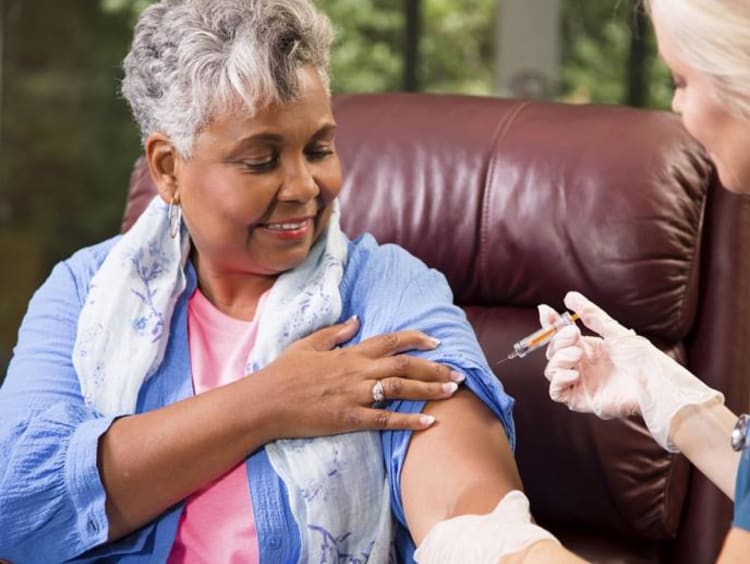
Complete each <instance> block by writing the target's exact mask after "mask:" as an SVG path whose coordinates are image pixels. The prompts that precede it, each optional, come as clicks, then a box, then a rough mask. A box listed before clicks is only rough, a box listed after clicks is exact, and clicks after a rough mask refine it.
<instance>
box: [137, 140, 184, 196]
mask: <svg viewBox="0 0 750 564" xmlns="http://www.w3.org/2000/svg"><path fill="white" fill-rule="evenodd" d="M145 149H146V161H147V162H148V170H149V173H150V174H151V179H152V180H153V181H154V184H155V185H156V188H157V189H158V190H159V195H160V196H161V198H162V200H164V201H165V202H166V203H167V204H169V203H172V202H176V199H177V198H178V195H177V188H178V184H177V174H176V173H177V159H178V154H177V150H176V149H175V148H174V146H173V145H172V142H171V141H170V140H169V138H168V137H167V136H166V135H164V134H162V133H152V134H151V135H149V136H148V138H147V139H146V143H145Z"/></svg>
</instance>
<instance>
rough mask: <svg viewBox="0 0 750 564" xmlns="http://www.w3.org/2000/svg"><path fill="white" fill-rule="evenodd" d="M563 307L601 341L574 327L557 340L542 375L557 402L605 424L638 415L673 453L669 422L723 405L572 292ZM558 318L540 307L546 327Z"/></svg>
mask: <svg viewBox="0 0 750 564" xmlns="http://www.w3.org/2000/svg"><path fill="white" fill-rule="evenodd" d="M564 302H565V306H566V307H567V308H568V309H570V310H571V311H574V312H576V313H578V314H580V316H581V321H582V322H583V323H584V325H586V327H588V328H589V329H591V330H592V331H594V332H595V333H598V334H599V335H601V337H583V336H582V335H581V331H580V330H579V329H578V327H575V326H570V327H565V328H563V329H562V330H560V331H559V332H558V334H557V335H555V337H554V338H553V339H552V341H551V342H550V344H549V345H548V346H547V358H548V359H549V362H548V363H547V367H546V368H545V370H544V375H545V376H546V377H547V379H548V380H549V381H550V388H549V394H550V397H551V398H552V399H553V400H555V401H558V402H560V403H564V404H565V405H567V406H568V408H570V409H571V410H573V411H581V412H588V413H594V414H596V415H597V416H599V417H601V418H602V419H611V418H614V417H626V416H628V415H634V414H640V415H641V416H642V417H643V420H644V421H645V423H646V426H647V427H648V429H649V431H650V432H651V435H653V437H654V439H655V440H656V441H657V442H658V443H659V444H660V445H661V446H662V447H663V448H665V449H666V450H668V451H671V452H677V451H678V449H677V448H676V447H675V445H674V444H673V443H672V442H671V440H670V432H669V431H670V426H671V422H672V419H673V418H674V416H675V415H676V414H677V413H678V412H679V411H680V410H681V409H682V408H683V407H685V406H688V405H700V404H704V403H708V402H712V401H716V402H723V401H724V396H723V395H722V394H721V393H720V392H718V391H716V390H714V389H712V388H709V387H708V386H706V385H705V384H704V383H703V382H701V381H700V380H699V379H698V378H696V377H695V376H693V375H692V374H691V373H690V372H689V371H688V370H687V369H686V368H685V367H683V366H682V365H680V364H679V363H677V362H675V361H674V360H672V359H671V358H669V357H668V356H667V355H666V354H664V353H663V352H661V351H660V350H659V349H657V348H656V347H655V346H654V345H652V344H651V343H650V342H649V341H648V340H647V339H645V338H643V337H639V336H638V335H636V334H635V332H633V331H632V330H629V329H626V328H625V327H623V326H622V325H620V324H619V323H617V322H616V321H615V320H614V319H612V318H611V317H609V315H607V314H606V313H605V312H604V311H603V310H602V309H601V308H599V307H598V306H596V305H595V304H594V303H592V302H591V301H589V300H587V299H586V298H585V297H584V296H582V295H581V294H579V293H578V292H569V293H568V294H567V295H566V296H565V300H564ZM556 316H558V314H557V313H556V312H555V311H554V310H553V309H552V308H550V307H549V306H546V305H540V306H539V318H540V321H541V323H542V325H547V324H549V323H551V322H552V321H554V320H555V319H556Z"/></svg>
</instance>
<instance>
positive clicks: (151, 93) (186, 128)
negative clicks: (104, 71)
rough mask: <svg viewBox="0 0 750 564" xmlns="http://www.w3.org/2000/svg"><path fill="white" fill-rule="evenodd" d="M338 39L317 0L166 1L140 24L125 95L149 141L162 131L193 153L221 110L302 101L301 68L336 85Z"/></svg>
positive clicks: (127, 63)
mask: <svg viewBox="0 0 750 564" xmlns="http://www.w3.org/2000/svg"><path fill="white" fill-rule="evenodd" d="M332 36H333V34H332V31H331V24H330V21H329V20H328V17H327V16H325V15H324V14H323V13H321V12H320V11H318V10H317V9H316V7H315V6H314V5H313V3H312V2H311V1H310V0H161V1H160V2H157V3H156V4H153V5H151V6H149V7H148V8H146V9H145V10H144V11H143V13H142V14H141V15H140V17H139V19H138V22H137V24H136V26H135V31H134V34H133V44H132V46H131V48H130V52H129V53H128V55H127V56H126V57H125V60H124V61H123V67H124V70H125V78H124V79H123V82H122V94H123V96H124V97H125V99H126V100H127V101H128V104H129V105H130V108H131V110H132V112H133V117H134V118H135V121H136V122H137V123H138V125H139V127H140V129H141V140H142V141H143V142H145V140H146V138H147V137H148V136H149V135H150V134H151V133H154V132H156V131H158V132H161V133H163V134H165V135H167V136H168V137H169V138H170V139H171V141H172V143H173V144H174V146H175V148H176V149H177V151H179V152H180V154H182V156H184V157H185V158H190V156H191V151H192V147H193V142H194V139H195V136H196V134H197V133H198V132H199V131H200V130H201V129H202V128H203V127H205V126H206V125H207V124H208V122H209V121H210V120H211V118H212V117H213V116H214V115H215V114H216V113H218V112H222V111H228V110H234V109H238V108H240V107H244V108H245V109H246V110H248V111H250V112H251V113H255V112H257V111H258V110H259V109H261V108H262V107H266V106H268V105H269V104H273V103H276V102H288V101H290V100H292V99H294V98H295V97H296V96H297V94H298V89H299V85H298V76H297V71H298V70H299V69H300V67H302V66H305V65H312V66H313V67H314V68H315V69H316V70H317V71H318V73H319V74H320V77H321V79H322V80H323V83H324V85H325V86H326V88H328V85H329V76H328V69H329V64H330V59H329V51H330V46H331V41H332Z"/></svg>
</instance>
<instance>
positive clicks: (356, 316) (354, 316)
mask: <svg viewBox="0 0 750 564" xmlns="http://www.w3.org/2000/svg"><path fill="white" fill-rule="evenodd" d="M358 319H359V315H357V314H356V313H355V314H354V315H352V316H351V317H350V318H349V319H347V320H346V322H347V323H354V322H355V321H357V320H358Z"/></svg>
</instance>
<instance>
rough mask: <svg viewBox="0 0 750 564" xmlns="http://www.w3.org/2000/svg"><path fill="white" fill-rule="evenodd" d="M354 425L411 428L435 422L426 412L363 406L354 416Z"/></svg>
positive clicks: (396, 428) (383, 428)
mask: <svg viewBox="0 0 750 564" xmlns="http://www.w3.org/2000/svg"><path fill="white" fill-rule="evenodd" d="M352 419H353V420H352V421H351V423H353V425H354V427H355V428H357V429H373V430H393V431H395V430H411V431H421V430H423V429H427V428H428V427H430V426H431V425H432V424H433V423H434V422H435V418H434V417H433V416H432V415H425V414H424V413H397V412H395V411H387V410H385V409H368V408H363V409H362V410H360V411H358V412H357V413H356V414H355V415H354V416H352Z"/></svg>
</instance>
